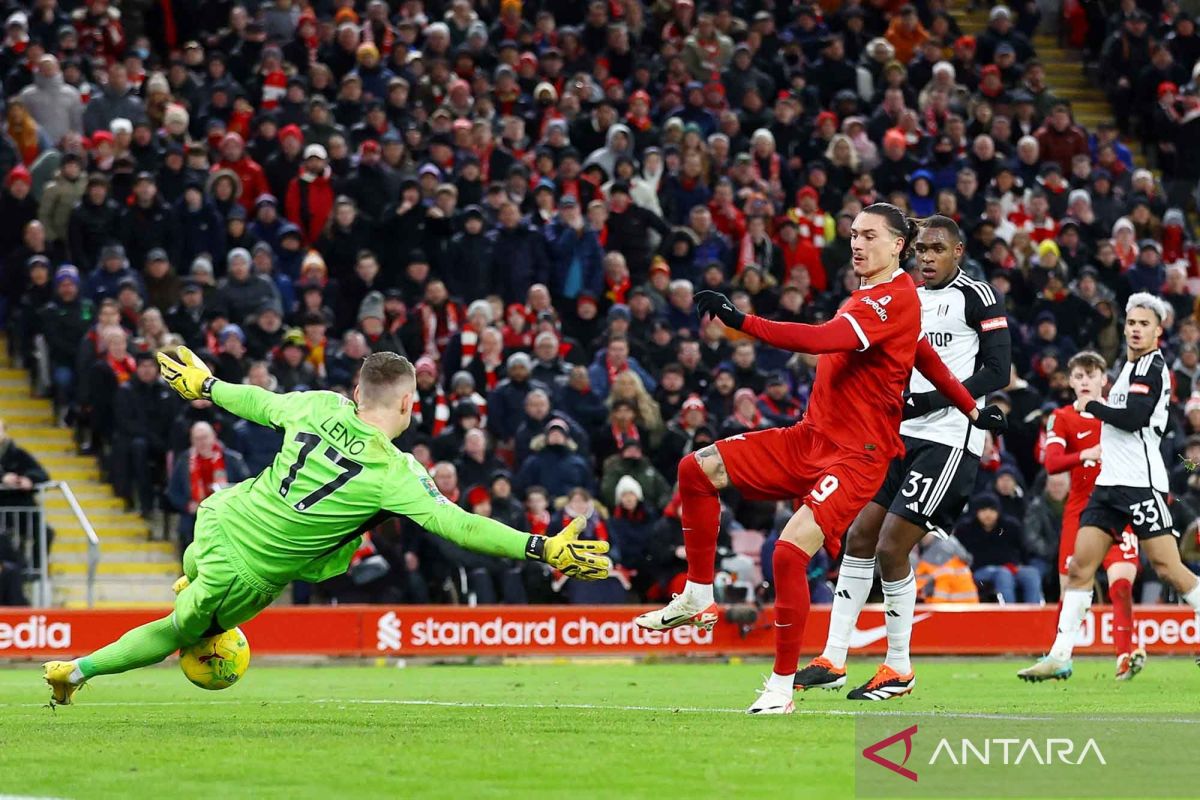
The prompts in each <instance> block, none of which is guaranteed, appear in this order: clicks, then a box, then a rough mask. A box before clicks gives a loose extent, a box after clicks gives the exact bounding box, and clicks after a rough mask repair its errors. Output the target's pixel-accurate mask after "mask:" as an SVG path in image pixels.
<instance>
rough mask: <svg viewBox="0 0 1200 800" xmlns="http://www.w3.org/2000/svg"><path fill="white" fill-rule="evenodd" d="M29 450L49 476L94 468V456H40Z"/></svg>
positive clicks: (70, 454) (63, 454) (67, 454)
mask: <svg viewBox="0 0 1200 800" xmlns="http://www.w3.org/2000/svg"><path fill="white" fill-rule="evenodd" d="M0 413H3V412H0ZM29 449H30V451H31V452H33V454H34V455H36V456H37V459H38V461H40V462H42V466H43V467H45V468H46V471H47V472H49V473H50V474H51V475H55V474H57V473H58V471H59V470H62V469H77V468H81V467H95V466H96V458H95V456H81V455H77V454H75V453H74V452H70V451H63V452H59V453H55V452H50V453H46V454H42V453H39V452H37V451H36V450H35V449H34V448H29ZM71 488H72V489H74V488H75V487H74V486H72V487H71Z"/></svg>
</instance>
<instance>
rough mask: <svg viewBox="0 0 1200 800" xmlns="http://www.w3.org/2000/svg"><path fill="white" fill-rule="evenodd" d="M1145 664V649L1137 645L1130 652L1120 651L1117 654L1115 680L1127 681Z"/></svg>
mask: <svg viewBox="0 0 1200 800" xmlns="http://www.w3.org/2000/svg"><path fill="white" fill-rule="evenodd" d="M1145 666H1146V650H1145V648H1143V647H1139V648H1138V649H1136V650H1134V651H1133V652H1132V653H1121V655H1119V656H1117V676H1116V677H1117V680H1119V681H1127V680H1130V679H1132V678H1133V676H1134V675H1137V674H1138V673H1139V672H1141V671H1142V668H1143V667H1145Z"/></svg>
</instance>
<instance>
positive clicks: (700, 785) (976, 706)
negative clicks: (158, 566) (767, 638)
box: [0, 658, 1200, 800]
mask: <svg viewBox="0 0 1200 800" xmlns="http://www.w3.org/2000/svg"><path fill="white" fill-rule="evenodd" d="M1027 663H1028V662H1027V661H1020V662H1018V661H1014V660H998V659H997V660H991V659H961V660H960V659H924V660H919V661H918V663H917V665H916V669H917V675H918V677H919V679H920V684H919V685H918V688H917V691H916V693H915V694H914V696H911V697H907V698H902V699H899V700H894V701H889V702H887V703H872V704H859V703H850V702H848V701H846V700H845V699H844V693H831V692H815V693H809V694H807V695H803V696H799V697H798V702H797V706H798V714H797V715H796V716H792V717H773V718H759V717H747V716H745V715H743V714H739V713H734V712H736V711H739V710H741V709H744V708H745V707H746V706H747V705H749V703H750V702H751V701H752V700H753V698H754V690H755V689H756V688H757V687H758V686H759V684H760V681H761V676H762V675H763V674H764V673H765V672H767V671H768V670H769V669H770V666H769V664H768V663H755V664H727V663H719V662H715V661H697V662H694V663H673V664H633V665H630V664H624V663H619V662H613V663H596V662H591V663H587V664H570V663H567V664H564V663H555V664H538V663H533V664H520V665H515V666H514V665H505V666H417V667H409V668H407V669H397V668H395V667H390V666H389V667H375V666H336V667H333V666H322V667H298V666H263V665H259V666H252V667H251V669H250V671H249V673H247V675H246V678H245V680H244V682H243V683H241V684H239V685H238V686H236V687H234V688H232V689H229V690H227V691H225V692H212V693H207V692H203V691H201V690H199V689H195V688H194V687H192V686H191V685H190V684H188V683H187V682H186V681H185V680H184V678H183V676H182V675H180V673H179V671H178V669H177V668H176V667H175V666H174V665H173V664H168V665H166V666H164V667H161V668H154V669H148V670H142V671H140V672H136V673H131V674H127V675H121V676H114V677H106V678H100V679H97V680H96V681H95V682H94V684H93V685H91V686H88V687H87V688H85V689H84V690H83V691H82V692H81V693H80V694H79V695H78V696H77V697H78V702H77V704H76V705H72V706H69V707H61V708H58V709H56V710H51V709H49V708H48V707H46V706H45V698H46V695H45V690H44V688H43V686H42V685H41V681H40V670H39V669H38V668H37V667H35V666H33V665H27V666H21V667H15V668H12V669H4V670H0V795H4V794H12V795H41V796H53V797H63V798H80V799H83V798H127V797H152V798H181V799H182V800H190V798H192V797H205V798H213V797H219V798H276V797H278V798H293V799H294V798H310V797H311V798H360V797H362V798H365V797H381V798H382V797H388V798H441V797H446V798H500V797H504V798H508V797H512V798H564V797H570V798H572V800H577V799H578V798H592V797H622V798H655V799H656V800H667V799H668V798H677V797H689V798H723V797H728V798H774V797H778V798H792V797H805V798H810V797H831V798H832V797H842V798H844V797H850V796H852V795H853V790H854V779H853V768H852V767H853V760H852V759H853V758H854V752H855V749H854V747H853V736H854V717H853V716H851V715H850V714H851V712H867V713H899V712H918V713H927V714H928V713H934V714H951V713H958V714H966V713H1001V714H1036V713H1044V712H1057V713H1072V712H1074V713H1078V712H1084V713H1095V714H1121V713H1129V714H1137V715H1141V716H1146V715H1153V714H1155V713H1164V712H1166V713H1177V714H1182V713H1188V712H1192V711H1194V709H1195V708H1196V693H1197V690H1200V670H1197V668H1196V666H1195V664H1193V663H1192V661H1191V659H1183V658H1175V659H1166V658H1158V659H1154V658H1152V659H1151V661H1150V664H1149V666H1148V668H1147V670H1146V671H1145V672H1144V673H1143V674H1142V675H1140V676H1138V678H1137V679H1136V680H1134V681H1133V682H1131V683H1127V684H1120V685H1118V684H1115V683H1114V682H1113V680H1112V671H1111V670H1112V662H1111V660H1110V659H1107V658H1105V659H1088V660H1079V661H1077V662H1076V674H1075V677H1073V678H1072V679H1071V680H1070V681H1068V682H1066V683H1055V684H1041V685H1037V686H1030V685H1027V684H1024V683H1021V682H1019V681H1017V680H1016V678H1015V677H1014V676H1013V672H1014V671H1015V670H1016V669H1017V668H1018V667H1020V666H1024V665H1026V664H1027ZM871 669H873V664H872V663H869V662H866V661H856V662H853V663H852V665H851V675H850V677H851V680H852V681H856V680H866V678H867V677H869V674H870V671H871ZM422 703H433V704H422ZM437 703H444V704H446V705H438V704H437ZM556 704H558V705H560V707H555V706H556ZM561 706H567V707H561ZM635 707H636V708H635ZM1098 724H1101V723H1098Z"/></svg>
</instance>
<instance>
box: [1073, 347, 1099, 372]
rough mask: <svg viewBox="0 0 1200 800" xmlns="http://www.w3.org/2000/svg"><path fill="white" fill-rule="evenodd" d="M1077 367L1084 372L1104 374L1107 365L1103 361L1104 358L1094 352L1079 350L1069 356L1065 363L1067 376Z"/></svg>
mask: <svg viewBox="0 0 1200 800" xmlns="http://www.w3.org/2000/svg"><path fill="white" fill-rule="evenodd" d="M1076 367H1079V368H1080V369H1082V370H1083V371H1084V372H1097V371H1099V372H1104V370H1105V369H1107V368H1108V363H1107V362H1106V361H1105V360H1104V356H1102V355H1100V354H1099V353H1097V352H1096V351H1094V350H1081V351H1080V352H1078V353H1076V354H1075V355H1073V356H1071V360H1070V361H1068V362H1067V374H1070V373H1071V372H1073V371H1074V369H1075V368H1076Z"/></svg>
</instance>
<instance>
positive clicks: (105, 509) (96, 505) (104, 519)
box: [47, 498, 147, 530]
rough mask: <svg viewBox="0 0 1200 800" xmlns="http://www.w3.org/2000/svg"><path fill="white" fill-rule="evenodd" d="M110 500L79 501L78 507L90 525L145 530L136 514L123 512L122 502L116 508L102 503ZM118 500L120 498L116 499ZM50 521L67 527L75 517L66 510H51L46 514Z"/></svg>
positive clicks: (144, 522) (143, 521)
mask: <svg viewBox="0 0 1200 800" xmlns="http://www.w3.org/2000/svg"><path fill="white" fill-rule="evenodd" d="M107 499H110V498H95V499H93V500H91V501H85V500H80V501H79V505H81V506H83V513H84V514H86V515H87V518H88V519H89V520H90V521H91V522H92V524H93V525H94V524H96V523H100V524H104V525H112V526H116V527H135V526H136V527H138V528H140V529H142V530H145V529H146V527H147V523H146V521H145V520H144V519H142V518H141V517H139V516H138V515H137V514H133V513H130V512H128V511H125V506H124V501H122V503H121V504H120V505H118V506H116V507H114V506H111V505H109V504H107V503H104V502H103V501H104V500H107ZM116 499H118V500H119V499H120V498H116ZM47 516H48V518H49V519H51V520H59V521H61V522H62V523H63V524H64V525H69V524H72V523H74V522H75V515H74V514H73V513H71V512H70V511H68V510H66V509H61V508H59V509H55V508H51V509H50V511H49V512H48V514H47Z"/></svg>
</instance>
